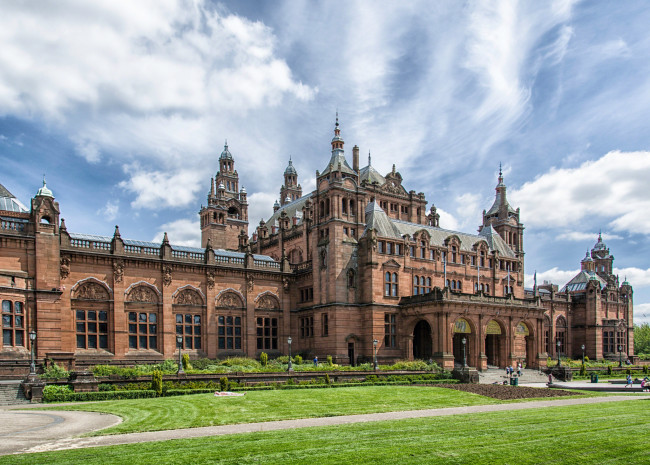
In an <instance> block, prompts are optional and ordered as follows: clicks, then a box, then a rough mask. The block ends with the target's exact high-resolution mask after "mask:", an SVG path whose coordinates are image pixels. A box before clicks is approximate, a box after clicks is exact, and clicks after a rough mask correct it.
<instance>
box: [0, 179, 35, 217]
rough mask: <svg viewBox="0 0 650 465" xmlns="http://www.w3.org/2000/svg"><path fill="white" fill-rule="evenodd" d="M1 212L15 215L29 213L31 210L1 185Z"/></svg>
mask: <svg viewBox="0 0 650 465" xmlns="http://www.w3.org/2000/svg"><path fill="white" fill-rule="evenodd" d="M0 210H4V211H9V212H14V213H29V209H28V208H27V207H26V206H25V205H23V204H22V202H21V201H20V200H18V199H17V198H16V197H15V196H14V195H13V194H12V193H11V192H9V191H8V190H7V188H6V187H5V186H3V185H2V184H0Z"/></svg>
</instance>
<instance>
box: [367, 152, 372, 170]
mask: <svg viewBox="0 0 650 465" xmlns="http://www.w3.org/2000/svg"><path fill="white" fill-rule="evenodd" d="M371 164H372V163H370V150H368V166H370V165H371Z"/></svg>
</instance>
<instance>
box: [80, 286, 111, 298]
mask: <svg viewBox="0 0 650 465" xmlns="http://www.w3.org/2000/svg"><path fill="white" fill-rule="evenodd" d="M75 299H84V300H108V299H109V296H108V292H107V291H106V289H105V288H104V286H102V285H101V284H97V283H93V282H90V283H83V284H81V285H80V286H79V287H78V288H77V290H76V291H75Z"/></svg>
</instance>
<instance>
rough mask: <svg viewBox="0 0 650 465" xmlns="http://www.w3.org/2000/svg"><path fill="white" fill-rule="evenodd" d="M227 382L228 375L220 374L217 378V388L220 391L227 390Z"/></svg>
mask: <svg viewBox="0 0 650 465" xmlns="http://www.w3.org/2000/svg"><path fill="white" fill-rule="evenodd" d="M229 384H230V383H229V382H228V377H227V376H222V377H221V378H219V390H220V391H227V390H228V387H229Z"/></svg>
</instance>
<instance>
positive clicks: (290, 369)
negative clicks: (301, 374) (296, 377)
mask: <svg viewBox="0 0 650 465" xmlns="http://www.w3.org/2000/svg"><path fill="white" fill-rule="evenodd" d="M287 344H289V367H288V368H287V371H293V364H292V363H291V336H289V338H288V339H287Z"/></svg>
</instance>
